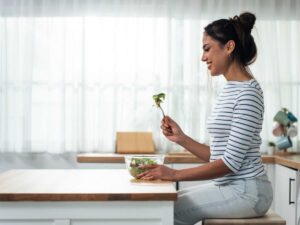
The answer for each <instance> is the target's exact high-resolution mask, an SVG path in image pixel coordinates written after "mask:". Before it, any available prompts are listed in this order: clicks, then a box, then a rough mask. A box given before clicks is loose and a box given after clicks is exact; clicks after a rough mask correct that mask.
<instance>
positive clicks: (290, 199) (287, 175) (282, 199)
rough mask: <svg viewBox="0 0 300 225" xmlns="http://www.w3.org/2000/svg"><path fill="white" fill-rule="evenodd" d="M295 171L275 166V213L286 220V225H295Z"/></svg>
mask: <svg viewBox="0 0 300 225" xmlns="http://www.w3.org/2000/svg"><path fill="white" fill-rule="evenodd" d="M296 182H297V170H294V169H291V168H288V167H285V166H281V165H275V185H274V186H275V190H274V208H275V211H276V212H277V213H278V214H279V215H280V216H281V217H283V218H284V219H285V220H286V225H295V224H296V199H297V196H296V190H297V189H296V186H297V185H296Z"/></svg>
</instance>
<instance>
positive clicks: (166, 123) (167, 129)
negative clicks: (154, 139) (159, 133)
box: [160, 116, 173, 135]
mask: <svg viewBox="0 0 300 225" xmlns="http://www.w3.org/2000/svg"><path fill="white" fill-rule="evenodd" d="M160 128H161V129H162V130H163V133H164V135H171V134H173V130H172V122H171V118H170V117H169V116H165V117H164V119H162V121H161V126H160Z"/></svg>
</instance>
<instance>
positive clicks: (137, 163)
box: [129, 157, 157, 177]
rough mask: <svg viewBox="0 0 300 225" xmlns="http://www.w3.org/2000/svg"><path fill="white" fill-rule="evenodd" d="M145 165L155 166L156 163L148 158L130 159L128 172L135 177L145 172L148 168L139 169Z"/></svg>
mask: <svg viewBox="0 0 300 225" xmlns="http://www.w3.org/2000/svg"><path fill="white" fill-rule="evenodd" d="M146 165H157V162H156V161H155V160H153V159H150V158H136V157H133V158H131V161H130V164H129V172H130V174H131V175H132V176H133V177H136V176H137V175H139V174H140V173H143V172H145V171H146V170H148V168H141V167H142V166H146Z"/></svg>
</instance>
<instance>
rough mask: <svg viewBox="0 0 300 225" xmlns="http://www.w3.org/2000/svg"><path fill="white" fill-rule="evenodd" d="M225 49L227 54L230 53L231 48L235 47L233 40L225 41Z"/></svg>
mask: <svg viewBox="0 0 300 225" xmlns="http://www.w3.org/2000/svg"><path fill="white" fill-rule="evenodd" d="M225 47H226V51H227V53H228V55H230V54H231V53H232V52H233V50H234V49H235V42H234V41H233V40H229V41H228V42H227V43H226V46H225Z"/></svg>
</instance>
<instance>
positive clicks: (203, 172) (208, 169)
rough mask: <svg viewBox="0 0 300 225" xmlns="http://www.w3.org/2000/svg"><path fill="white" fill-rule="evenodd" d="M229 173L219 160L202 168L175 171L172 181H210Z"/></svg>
mask: <svg viewBox="0 0 300 225" xmlns="http://www.w3.org/2000/svg"><path fill="white" fill-rule="evenodd" d="M229 173H232V171H231V170H230V169H229V168H228V167H227V166H226V165H225V163H224V162H223V161H222V160H221V159H218V160H216V161H214V162H210V163H207V164H205V165H203V166H198V167H194V168H188V169H182V170H176V171H175V172H174V179H175V181H193V180H210V179H214V178H217V177H222V176H224V175H226V174H229Z"/></svg>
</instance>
